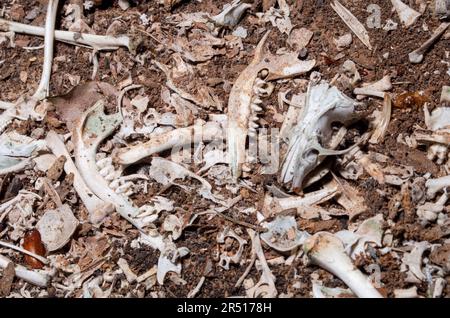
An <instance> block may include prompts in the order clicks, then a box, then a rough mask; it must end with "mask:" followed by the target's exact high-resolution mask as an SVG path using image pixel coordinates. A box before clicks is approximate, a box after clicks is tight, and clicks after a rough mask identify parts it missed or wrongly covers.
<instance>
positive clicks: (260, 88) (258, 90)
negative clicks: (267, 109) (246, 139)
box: [248, 77, 268, 137]
mask: <svg viewBox="0 0 450 318" xmlns="http://www.w3.org/2000/svg"><path fill="white" fill-rule="evenodd" d="M265 85H266V82H265V81H264V80H262V79H261V78H259V77H258V78H256V80H255V84H254V85H253V93H254V94H255V95H254V98H253V99H252V102H251V104H250V108H251V110H252V114H251V115H250V116H251V117H250V119H249V124H248V134H249V136H250V137H255V136H256V129H258V127H259V125H258V123H257V121H258V119H259V118H258V115H257V113H260V112H262V110H263V108H262V107H261V104H262V100H261V98H260V96H263V95H267V94H268V91H267V90H266V89H264V86H265Z"/></svg>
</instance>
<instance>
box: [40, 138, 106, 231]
mask: <svg viewBox="0 0 450 318" xmlns="http://www.w3.org/2000/svg"><path fill="white" fill-rule="evenodd" d="M45 140H46V141H47V146H48V148H49V149H50V150H51V151H52V152H53V154H54V155H55V156H56V157H60V156H64V157H65V158H66V162H65V164H64V170H65V171H66V173H67V174H69V173H72V174H73V176H74V179H73V186H74V188H75V191H76V192H77V194H78V195H79V196H80V198H81V201H83V204H84V206H85V207H86V209H87V211H88V212H89V216H90V219H91V222H92V223H94V224H96V223H98V222H99V221H101V220H102V219H103V218H104V217H105V216H106V215H107V214H109V213H111V212H112V211H113V210H114V207H113V206H112V204H111V203H110V202H105V201H103V200H101V199H100V198H98V197H97V196H96V195H95V194H94V193H92V191H91V190H90V189H89V187H88V186H87V185H86V183H85V182H84V180H83V178H82V177H81V174H80V172H79V171H78V169H77V167H76V166H75V164H74V163H73V161H72V158H71V157H70V154H69V152H68V151H67V148H66V146H65V145H64V143H63V141H62V140H61V139H60V138H59V137H58V135H57V134H56V133H55V132H54V131H50V132H49V133H48V134H47V137H46V139H45Z"/></svg>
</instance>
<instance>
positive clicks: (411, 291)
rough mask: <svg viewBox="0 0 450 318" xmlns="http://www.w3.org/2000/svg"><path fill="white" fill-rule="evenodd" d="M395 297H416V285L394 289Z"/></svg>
mask: <svg viewBox="0 0 450 318" xmlns="http://www.w3.org/2000/svg"><path fill="white" fill-rule="evenodd" d="M394 297H395V298H418V297H419V295H418V294H417V287H416V286H413V287H411V288H407V289H394Z"/></svg>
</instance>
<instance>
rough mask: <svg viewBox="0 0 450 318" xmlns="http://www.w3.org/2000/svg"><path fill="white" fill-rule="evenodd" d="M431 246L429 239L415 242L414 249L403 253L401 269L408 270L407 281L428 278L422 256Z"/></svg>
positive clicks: (418, 281) (416, 281) (418, 280)
mask: <svg viewBox="0 0 450 318" xmlns="http://www.w3.org/2000/svg"><path fill="white" fill-rule="evenodd" d="M430 247H431V244H430V243H429V242H427V241H422V242H414V245H413V249H412V251H411V252H409V253H404V254H403V258H402V266H401V270H403V271H406V274H407V277H406V281H407V282H410V283H420V282H421V281H424V280H425V279H426V276H425V274H424V273H423V272H422V256H423V253H424V252H425V251H426V250H427V249H429V248H430Z"/></svg>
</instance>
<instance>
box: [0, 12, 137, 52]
mask: <svg viewBox="0 0 450 318" xmlns="http://www.w3.org/2000/svg"><path fill="white" fill-rule="evenodd" d="M5 29H6V30H9V31H12V32H15V33H21V34H27V35H34V36H44V35H45V30H44V28H42V27H38V26H33V25H27V24H23V23H18V22H13V21H7V20H5V19H0V30H5ZM54 34H55V40H56V41H59V42H65V43H68V44H72V45H79V46H86V47H90V48H93V49H95V50H97V51H107V50H115V49H118V48H119V47H126V48H127V49H128V50H130V51H131V50H132V49H133V48H132V44H131V42H132V41H131V40H130V38H129V37H128V36H125V35H123V36H117V37H116V36H109V35H96V34H89V33H79V32H71V31H61V30H55V32H54Z"/></svg>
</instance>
